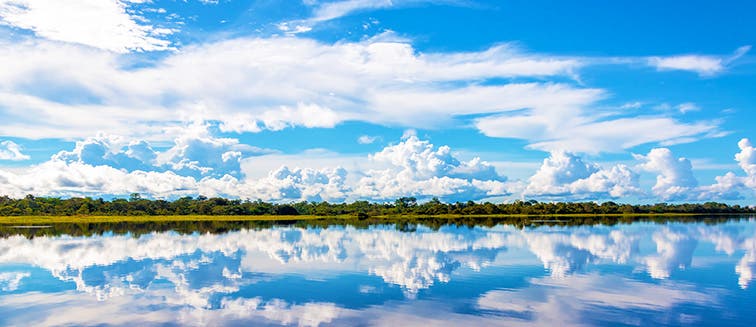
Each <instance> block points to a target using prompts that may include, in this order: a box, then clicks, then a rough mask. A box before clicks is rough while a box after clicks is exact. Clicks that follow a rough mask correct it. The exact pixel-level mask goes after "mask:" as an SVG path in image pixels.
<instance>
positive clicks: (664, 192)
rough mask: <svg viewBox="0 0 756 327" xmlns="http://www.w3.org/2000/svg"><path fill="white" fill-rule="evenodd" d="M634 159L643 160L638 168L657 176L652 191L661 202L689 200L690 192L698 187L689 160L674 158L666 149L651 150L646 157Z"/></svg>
mask: <svg viewBox="0 0 756 327" xmlns="http://www.w3.org/2000/svg"><path fill="white" fill-rule="evenodd" d="M636 158H637V159H640V160H644V162H643V163H642V164H640V166H639V167H640V168H642V169H645V170H647V171H651V172H656V173H658V174H659V175H657V177H656V184H655V185H654V186H653V188H652V191H653V192H654V194H655V195H656V196H658V197H659V198H661V199H663V200H682V199H686V198H689V197H690V195H691V191H692V190H694V189H695V188H696V187H697V186H698V180H696V178H695V177H694V176H693V166H692V165H691V163H690V160H688V159H686V158H676V157H675V156H674V155H673V154H672V151H670V150H669V149H667V148H656V149H652V150H651V151H650V152H649V153H648V154H647V155H645V156H636Z"/></svg>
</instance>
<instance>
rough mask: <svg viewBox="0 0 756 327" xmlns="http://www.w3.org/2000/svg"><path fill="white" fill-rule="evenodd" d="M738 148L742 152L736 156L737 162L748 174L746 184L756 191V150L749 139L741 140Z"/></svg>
mask: <svg viewBox="0 0 756 327" xmlns="http://www.w3.org/2000/svg"><path fill="white" fill-rule="evenodd" d="M738 147H739V148H740V152H739V153H738V154H736V155H735V161H737V162H738V165H739V166H740V168H742V169H743V171H744V172H745V173H746V176H747V177H746V179H745V184H746V185H747V186H748V187H750V188H754V189H756V148H754V147H753V145H751V141H750V140H749V139H742V140H740V142H738Z"/></svg>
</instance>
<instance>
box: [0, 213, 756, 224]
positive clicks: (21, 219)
mask: <svg viewBox="0 0 756 327" xmlns="http://www.w3.org/2000/svg"><path fill="white" fill-rule="evenodd" d="M705 216H716V217H723V216H732V217H747V216H754V217H756V215H754V214H752V213H638V214H616V213H614V214H533V215H528V214H493V215H453V214H445V215H381V216H370V217H357V216H355V215H337V216H315V215H290V216H287V215H260V216H244V215H233V216H229V215H218V216H213V215H169V216H158V215H150V216H1V217H0V225H33V224H47V223H121V222H123V223H139V222H145V223H148V222H182V221H211V222H212V221H307V220H327V219H330V220H344V221H355V220H370V221H385V222H392V221H400V220H406V219H417V220H423V219H450V220H452V219H460V218H468V219H492V218H493V219H501V218H519V219H521V220H524V221H533V222H539V221H564V222H569V220H570V219H566V218H593V217H595V218H634V217H638V218H649V217H705ZM530 218H533V219H530ZM543 218H562V219H543Z"/></svg>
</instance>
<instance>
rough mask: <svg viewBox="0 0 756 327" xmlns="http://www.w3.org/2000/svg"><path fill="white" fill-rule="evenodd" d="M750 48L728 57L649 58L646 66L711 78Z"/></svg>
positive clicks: (741, 48) (739, 50) (738, 50)
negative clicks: (690, 72) (688, 72)
mask: <svg viewBox="0 0 756 327" xmlns="http://www.w3.org/2000/svg"><path fill="white" fill-rule="evenodd" d="M750 50H751V46H742V47H740V48H738V49H736V50H735V52H734V53H733V54H732V55H731V56H729V57H716V56H703V55H682V56H670V57H651V58H649V59H648V64H649V65H651V66H653V67H656V69H658V70H684V71H692V72H695V73H698V74H699V75H701V76H712V75H716V74H719V73H721V72H723V71H724V70H725V69H727V65H729V64H730V63H731V62H733V61H735V60H737V59H738V58H740V57H742V56H743V55H745V54H746V53H748V51H750Z"/></svg>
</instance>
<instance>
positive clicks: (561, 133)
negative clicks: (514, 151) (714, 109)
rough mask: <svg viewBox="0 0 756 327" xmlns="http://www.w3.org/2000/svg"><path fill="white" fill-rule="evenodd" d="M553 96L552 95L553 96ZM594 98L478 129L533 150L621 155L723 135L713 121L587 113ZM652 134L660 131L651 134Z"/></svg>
mask: <svg viewBox="0 0 756 327" xmlns="http://www.w3.org/2000/svg"><path fill="white" fill-rule="evenodd" d="M549 98H552V97H549ZM593 102H594V100H593V99H591V98H587V99H584V100H581V102H573V104H569V103H561V104H559V103H555V104H552V105H546V106H540V105H539V106H536V107H533V109H532V110H530V111H526V112H518V113H515V114H506V115H494V116H489V117H484V118H480V119H478V120H477V121H476V122H475V126H476V127H477V128H478V129H479V130H480V131H481V132H483V134H485V135H487V136H491V137H503V138H517V139H525V140H528V141H529V142H530V145H528V147H530V148H534V149H539V150H545V151H557V150H568V151H573V152H586V153H599V152H619V151H621V150H624V149H629V148H632V147H635V146H637V145H641V144H647V143H657V142H671V143H675V142H685V141H687V142H690V141H693V140H696V139H698V138H702V137H706V136H707V135H708V134H711V133H713V132H715V131H717V125H716V124H715V123H711V122H693V123H683V122H680V121H677V120H675V119H672V118H667V117H659V116H637V117H632V118H622V117H617V118H612V117H613V116H614V115H616V114H617V113H613V112H597V111H596V110H587V109H585V108H584V107H585V106H589V105H590V104H591V103H593ZM649 130H654V131H657V132H656V133H647V131H649Z"/></svg>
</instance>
